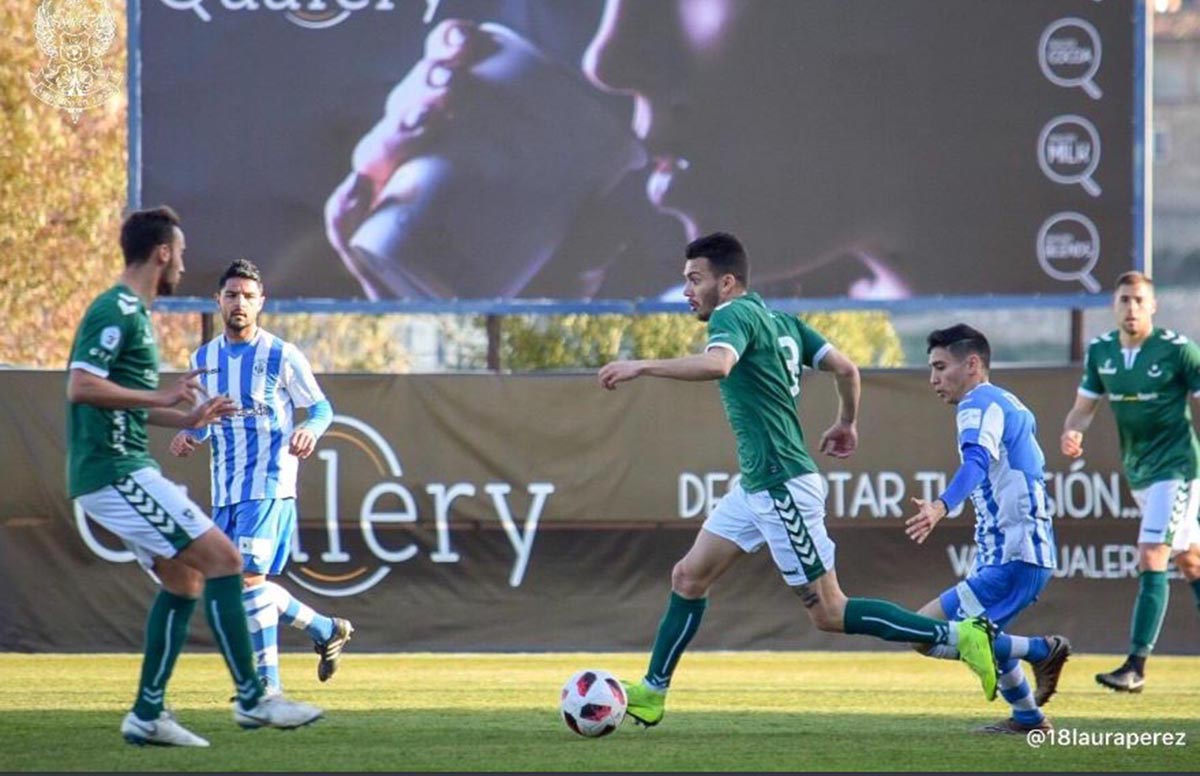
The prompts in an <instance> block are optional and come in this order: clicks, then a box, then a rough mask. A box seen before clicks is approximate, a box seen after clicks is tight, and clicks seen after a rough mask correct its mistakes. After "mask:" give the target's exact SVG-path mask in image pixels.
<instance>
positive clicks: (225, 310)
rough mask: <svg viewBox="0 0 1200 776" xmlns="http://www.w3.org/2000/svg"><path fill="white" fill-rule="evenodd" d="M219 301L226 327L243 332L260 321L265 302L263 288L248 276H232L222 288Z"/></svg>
mask: <svg viewBox="0 0 1200 776" xmlns="http://www.w3.org/2000/svg"><path fill="white" fill-rule="evenodd" d="M219 302H220V305H221V319H222V320H223V321H224V322H225V328H227V329H230V330H232V331H236V332H243V331H246V330H247V329H249V328H251V327H253V326H254V325H255V324H256V323H257V322H258V314H259V312H260V311H261V310H262V304H263V295H262V289H261V288H260V287H259V285H258V283H257V282H255V281H253V280H250V279H248V278H236V277H235V278H230V279H229V280H226V281H225V285H224V286H223V287H222V288H221V295H220V299H219Z"/></svg>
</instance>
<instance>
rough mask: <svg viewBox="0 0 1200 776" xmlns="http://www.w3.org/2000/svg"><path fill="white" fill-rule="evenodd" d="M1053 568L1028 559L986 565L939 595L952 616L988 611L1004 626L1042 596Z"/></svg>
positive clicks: (958, 616) (947, 613) (970, 615)
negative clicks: (1029, 561)
mask: <svg viewBox="0 0 1200 776" xmlns="http://www.w3.org/2000/svg"><path fill="white" fill-rule="evenodd" d="M1053 575H1054V570H1053V569H1048V568H1043V567H1041V566H1035V565H1033V564H1032V563H1025V562H1024V561H1019V560H1018V561H1012V562H1010V563H1005V564H1003V565H1000V566H984V567H983V568H981V569H979V570H977V571H975V572H973V573H972V574H971V575H970V576H969V577H967V578H966V579H964V580H963V581H962V582H959V583H958V584H957V585H955V586H954V587H952V588H950V589H949V590H947V591H946V592H944V593H942V594H941V595H940V596H939V599H940V600H941V602H942V611H943V612H945V613H946V617H947V618H948V619H951V620H965V619H967V618H968V617H976V616H978V615H981V614H985V615H987V617H988V619H989V620H991V621H992V622H994V623H996V625H998V626H1000V627H1001V628H1003V627H1004V626H1005V625H1007V624H1008V623H1009V622H1011V621H1012V619H1013V618H1014V617H1016V616H1017V615H1018V614H1020V613H1021V611H1022V610H1023V609H1025V607H1027V606H1031V605H1032V604H1033V603H1034V602H1035V601H1037V599H1038V595H1040V594H1041V592H1042V589H1043V588H1045V587H1046V583H1047V582H1049V581H1050V577H1052V576H1053Z"/></svg>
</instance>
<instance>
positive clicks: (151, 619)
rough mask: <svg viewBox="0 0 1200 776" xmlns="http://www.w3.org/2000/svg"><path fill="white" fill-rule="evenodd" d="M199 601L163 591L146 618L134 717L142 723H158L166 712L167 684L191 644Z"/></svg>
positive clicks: (156, 598) (156, 597)
mask: <svg viewBox="0 0 1200 776" xmlns="http://www.w3.org/2000/svg"><path fill="white" fill-rule="evenodd" d="M195 608H196V599H194V598H183V597H182V596H177V595H175V594H174V593H170V592H167V591H166V590H159V591H158V595H157V596H155V598H154V604H153V605H152V606H151V607H150V614H149V616H148V617H147V618H146V644H145V648H144V652H143V656H142V678H141V681H139V682H138V694H137V701H136V702H134V704H133V713H134V714H135V715H137V718H138V719H142V720H154V719H158V715H159V714H161V713H162V710H163V697H164V696H165V694H166V691H167V680H168V679H170V678H171V671H172V669H174V668H175V660H176V658H178V657H179V653H180V651H182V650H183V643H184V642H185V641H187V635H188V623H189V622H190V621H191V619H192V610H194V609H195Z"/></svg>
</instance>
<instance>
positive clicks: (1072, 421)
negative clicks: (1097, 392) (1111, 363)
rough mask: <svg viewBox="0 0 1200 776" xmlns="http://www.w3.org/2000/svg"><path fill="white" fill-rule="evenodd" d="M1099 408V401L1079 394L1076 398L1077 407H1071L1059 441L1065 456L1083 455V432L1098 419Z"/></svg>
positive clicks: (1075, 456)
mask: <svg viewBox="0 0 1200 776" xmlns="http://www.w3.org/2000/svg"><path fill="white" fill-rule="evenodd" d="M1099 406H1100V402H1099V400H1097V399H1093V398H1092V397H1091V396H1084V395H1083V394H1078V395H1077V396H1076V397H1075V406H1073V407H1071V411H1070V412H1068V413H1067V419H1066V420H1064V421H1063V432H1062V437H1061V438H1060V439H1059V447H1060V448H1061V449H1062V454H1063V455H1065V456H1067V457H1068V458H1078V457H1079V456H1081V455H1083V432H1085V431H1087V430H1088V427H1089V426H1091V425H1092V421H1093V420H1095V418H1096V409H1097V408H1098V407H1099Z"/></svg>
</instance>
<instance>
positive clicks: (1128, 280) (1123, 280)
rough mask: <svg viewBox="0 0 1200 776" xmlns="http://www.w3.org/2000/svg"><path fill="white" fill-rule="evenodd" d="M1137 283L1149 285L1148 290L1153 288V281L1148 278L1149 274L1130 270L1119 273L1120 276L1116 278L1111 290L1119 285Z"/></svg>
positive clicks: (1133, 284) (1135, 284)
mask: <svg viewBox="0 0 1200 776" xmlns="http://www.w3.org/2000/svg"><path fill="white" fill-rule="evenodd" d="M1137 285H1143V286H1150V290H1151V291H1153V290H1154V281H1153V280H1151V279H1150V276H1149V275H1144V274H1142V273H1141V272H1138V271H1137V270H1130V271H1129V272H1122V273H1121V276H1120V277H1118V278H1117V282H1116V284H1115V285H1114V286H1113V291H1116V290H1117V289H1118V288H1120V287H1121V286H1137Z"/></svg>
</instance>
